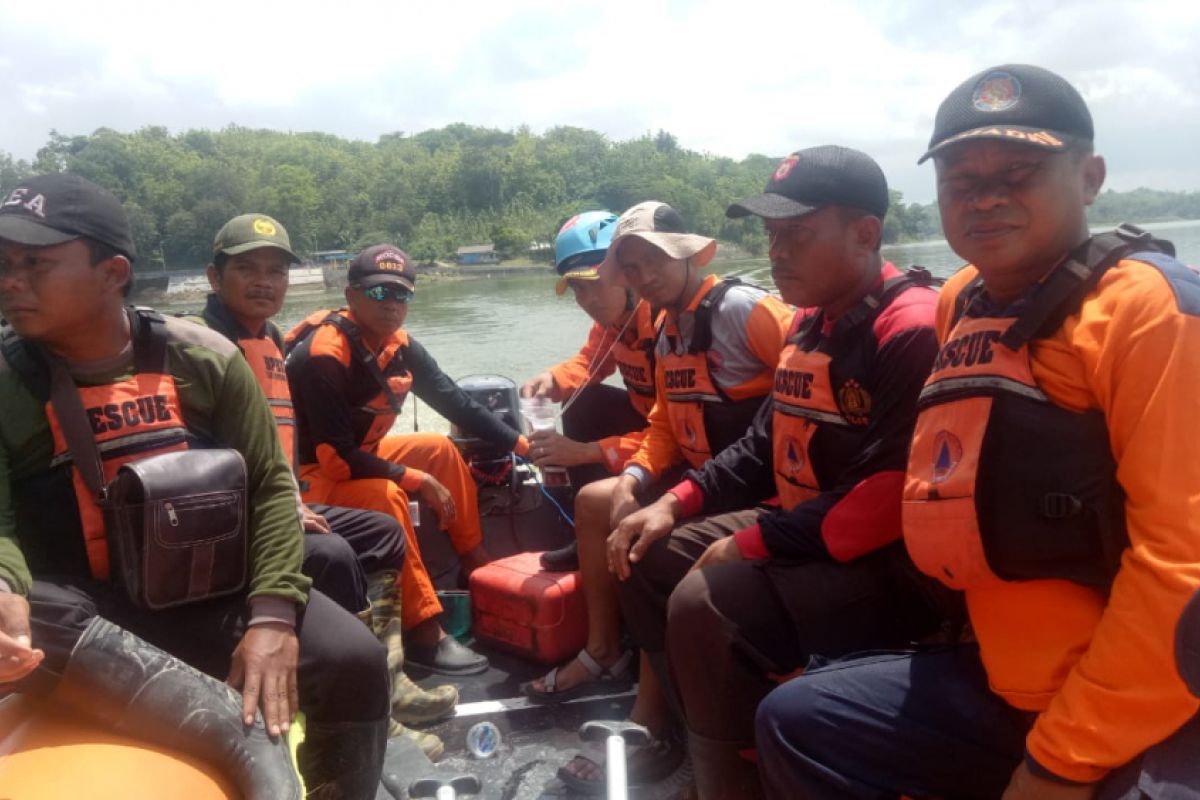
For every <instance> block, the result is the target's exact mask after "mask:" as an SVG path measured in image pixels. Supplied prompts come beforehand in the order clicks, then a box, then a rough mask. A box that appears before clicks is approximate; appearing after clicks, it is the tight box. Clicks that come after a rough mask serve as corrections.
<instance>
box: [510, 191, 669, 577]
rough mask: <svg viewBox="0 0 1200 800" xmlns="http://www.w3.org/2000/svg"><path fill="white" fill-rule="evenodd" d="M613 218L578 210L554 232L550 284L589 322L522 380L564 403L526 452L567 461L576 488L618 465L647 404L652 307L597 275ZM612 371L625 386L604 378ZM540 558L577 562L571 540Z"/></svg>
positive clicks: (564, 566)
mask: <svg viewBox="0 0 1200 800" xmlns="http://www.w3.org/2000/svg"><path fill="white" fill-rule="evenodd" d="M616 222H617V215H616V214H613V213H612V212H610V211H585V212H584V213H582V214H576V215H575V216H573V217H571V218H570V219H569V220H567V221H566V222H565V223H564V224H563V226H562V229H561V230H560V231H559V232H558V236H557V237H556V238H555V240H554V266H555V269H556V270H557V272H558V274H559V276H560V277H559V279H558V283H557V284H556V286H555V291H556V292H557V293H558V294H559V295H562V294H565V293H566V291H567V289H570V290H571V292H572V293H573V294H574V296H575V302H576V303H577V304H578V305H579V307H580V308H581V309H583V310H584V312H585V313H587V315H588V316H589V317H591V318H592V327H591V330H589V331H588V338H587V341H586V342H584V345H583V347H582V348H581V349H580V350H579V352H578V353H576V354H575V355H574V356H572V357H571V358H569V359H567V360H566V361H563V362H561V363H559V364H556V365H555V366H553V367H551V368H550V369H548V370H546V371H545V372H542V373H541V374H539V375H537V376H535V377H534V378H532V379H530V380H529V381H528V382H527V383H526V384H525V385H524V386H522V387H521V396H522V397H545V398H548V399H550V400H553V401H554V402H556V403H562V404H563V405H562V412H561V413H562V427H563V432H562V435H559V434H558V433H555V432H554V431H535V432H534V433H533V434H532V435H531V436H530V437H529V445H530V452H531V453H532V454H533V455H534V463H536V464H537V465H538V466H543V465H553V466H563V467H568V470H567V472H568V473H569V474H570V477H571V485H572V486H574V487H576V488H578V487H580V486H583V485H585V484H587V483H591V482H592V481H596V480H600V479H602V478H605V477H607V476H609V475H612V474H615V473H617V472H620V471H621V468H622V467H624V466H625V462H626V461H628V460H629V458H630V457H631V456H633V454H634V453H635V452H637V449H638V446H639V445H640V444H641V442H642V431H643V430H644V428H645V427H646V417H647V416H649V414H650V409H651V407H653V405H654V354H653V352H652V350H653V347H654V336H655V333H656V330H655V320H654V316H655V314H654V313H653V311H652V309H651V308H650V304H649V303H646V302H645V301H643V300H640V299H639V298H638V297H637V295H636V294H635V293H634V292H633V290H632V289H630V288H629V287H627V286H625V287H623V286H620V285H618V284H617V282H616V281H614V280H613V279H612V277H611V276H606V277H603V278H602V277H601V275H600V270H599V266H600V262H601V261H603V260H604V254H605V253H607V252H608V245H609V242H610V241H611V240H612V233H613V229H614V228H615V227H616ZM614 371H619V372H620V373H621V381H622V382H623V383H624V385H625V388H624V389H622V388H620V387H617V386H610V385H608V384H605V383H603V381H604V379H605V378H607V377H608V376H609V375H611V374H612V373H613V372H614ZM541 561H542V566H543V567H545V568H546V569H549V570H557V571H566V570H573V569H578V568H579V558H578V555H577V552H576V546H575V542H574V541H572V542H571V543H570V544H569V545H567V546H566V547H563V548H561V549H559V550H553V551H550V552H548V553H543V554H542V558H541Z"/></svg>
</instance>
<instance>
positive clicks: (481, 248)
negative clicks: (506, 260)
mask: <svg viewBox="0 0 1200 800" xmlns="http://www.w3.org/2000/svg"><path fill="white" fill-rule="evenodd" d="M455 257H456V258H457V259H458V263H459V264H499V263H500V254H499V253H497V252H496V246H495V245H494V244H472V245H467V246H465V247H460V248H458V250H457V251H456V253H455Z"/></svg>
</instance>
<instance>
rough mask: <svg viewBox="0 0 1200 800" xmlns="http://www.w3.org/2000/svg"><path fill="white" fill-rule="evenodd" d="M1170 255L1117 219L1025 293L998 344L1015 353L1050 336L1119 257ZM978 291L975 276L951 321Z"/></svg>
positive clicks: (1163, 245) (1170, 248)
mask: <svg viewBox="0 0 1200 800" xmlns="http://www.w3.org/2000/svg"><path fill="white" fill-rule="evenodd" d="M1139 252H1143V253H1145V252H1149V253H1165V254H1167V255H1170V256H1174V255H1175V246H1174V245H1172V244H1171V243H1170V242H1168V241H1165V240H1163V239H1156V238H1154V237H1153V236H1152V235H1151V234H1150V232H1149V231H1145V230H1142V229H1141V228H1139V227H1137V226H1136V225H1130V224H1128V223H1122V224H1121V225H1119V226H1117V228H1116V229H1115V230H1112V231H1108V232H1106V233H1101V234H1097V235H1096V236H1093V237H1091V238H1090V239H1088V240H1087V241H1086V242H1084V243H1083V244H1081V245H1079V247H1077V248H1075V249H1074V250H1073V251H1071V253H1069V254H1068V255H1067V257H1066V258H1065V259H1063V261H1062V262H1061V263H1060V264H1059V265H1058V266H1057V267H1055V268H1054V269H1053V270H1052V271H1051V272H1050V274H1049V275H1047V276H1046V278H1045V279H1044V280H1043V281H1042V282H1041V283H1039V284H1038V285H1037V286H1036V287H1034V289H1033V291H1032V292H1031V293H1030V294H1029V295H1028V296H1027V300H1026V303H1025V307H1024V308H1023V309H1022V310H1021V312H1020V313H1019V314H1018V315H1017V318H1016V319H1015V320H1014V321H1013V323H1012V324H1011V325H1010V326H1009V327H1008V328H1007V329H1006V330H1005V331H1004V333H1003V334H1001V336H1000V343H1001V344H1002V345H1004V346H1005V347H1007V348H1008V349H1009V350H1011V351H1013V352H1016V351H1017V350H1019V349H1021V347H1023V346H1024V345H1026V344H1028V343H1029V342H1031V341H1033V340H1034V339H1044V338H1046V337H1048V336H1052V335H1053V334H1054V332H1055V331H1057V330H1058V329H1059V328H1061V327H1062V324H1063V322H1064V321H1065V320H1066V318H1067V317H1069V316H1071V314H1074V313H1075V312H1076V311H1077V310H1078V309H1079V306H1080V305H1081V304H1082V303H1083V298H1084V297H1085V296H1086V295H1087V294H1088V292H1090V291H1092V289H1094V288H1095V287H1096V285H1097V284H1098V283H1099V282H1100V278H1101V277H1103V275H1104V273H1105V272H1107V271H1108V270H1109V269H1110V268H1112V267H1114V266H1116V264H1117V263H1118V262H1120V261H1121V260H1123V259H1125V258H1128V257H1130V256H1132V255H1134V254H1135V253H1139ZM982 290H983V279H982V278H976V279H975V280H974V281H972V282H971V283H969V284H968V285H967V287H966V288H965V289H964V290H963V291H962V293H961V294H959V296H958V298H957V300H956V302H955V309H954V322H957V321H958V320H959V318H961V317H962V316H963V315H964V314H966V312H967V309H968V308H969V306H970V304H971V301H972V300H974V299H975V297H977V296H978V294H979V292H981V291H982Z"/></svg>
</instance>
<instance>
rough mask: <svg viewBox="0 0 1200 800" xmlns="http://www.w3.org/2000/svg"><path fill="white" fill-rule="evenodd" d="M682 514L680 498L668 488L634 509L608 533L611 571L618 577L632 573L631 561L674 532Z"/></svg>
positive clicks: (624, 576)
mask: <svg viewBox="0 0 1200 800" xmlns="http://www.w3.org/2000/svg"><path fill="white" fill-rule="evenodd" d="M678 517H679V498H677V497H675V495H673V494H671V493H670V492H667V493H666V494H664V495H663V496H662V497H660V498H659V499H658V500H656V501H655V502H653V503H651V504H650V505H648V506H646V507H645V508H641V509H638V510H637V511H634V512H633V513H632V514H630V515H629V516H627V517H625V519H623V520H621V524H620V525H618V526H617V529H616V530H614V531H613V532H612V533H610V534H609V535H608V571H609V572H611V573H612V574H614V575H616V576H617V580H622V581H623V580H625V579H626V578H628V577H629V573H630V567H629V565H630V564H633V563H637V562H638V561H641V559H642V554H644V553H645V552H646V548H648V547H649V546H650V545H651V544H653V543H654V542H655V541H656V540H658V539H661V538H662V537H664V536H666V535H667V534H668V533H670V532H671V529H672V528H674V527H675V520H676V519H678Z"/></svg>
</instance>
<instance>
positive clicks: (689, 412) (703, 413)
mask: <svg viewBox="0 0 1200 800" xmlns="http://www.w3.org/2000/svg"><path fill="white" fill-rule="evenodd" d="M707 282H709V284H710V288H709V289H708V291H707V292H705V293H704V295H703V296H702V297H701V298H700V300H699V302H698V303H697V305H696V306H695V309H694V317H693V320H694V327H693V330H692V338H691V343H690V344H689V345H688V346H687V348H686V349H685V348H684V347H683V344H682V340H683V337H682V334H681V333H680V331H679V328H678V326H677V324H676V323H675V322H674V321H672V320H671V319H670V318H669V317H667V316H665V315H664V319H663V323H662V326H661V328H660V330H659V334H658V337H659V338H658V342H657V343H656V344H655V351H656V352H657V353H658V364H657V365H656V369H657V370H658V371H659V373H660V374H659V375H658V380H661V381H662V386H663V391H664V393H665V394H666V399H667V417H668V419H670V421H671V429H672V431H673V432H674V434H675V441H676V442H677V443H678V444H679V448H680V450H681V451H682V453H683V456H684V458H686V459H687V461H688V463H689V464H691V465H692V466H693V467H694V468H696V469H699V468H700V467H701V465H703V464H704V462H705V461H707V460H708V459H710V458H712V456H713V454H714V453H719V452H721V451H722V450H724V449H725V448H726V447H728V446H729V445H730V444H732V443H733V442H735V441H737V440H738V439H739V438H740V437H741V435H742V434H743V433H745V432H746V428H747V427H749V425H750V422H751V421H752V420H753V419H754V415H755V413H756V412H757V411H758V409H759V408H760V407H761V406H762V403H763V397H764V396H765V395H766V394H767V392H769V391H770V375H769V374H767V376H766V380H764V382H763V391H762V393H761V394H755V395H753V396H751V397H747V398H745V399H742V400H734V399H732V398H731V397H730V396H729V395H728V394H727V393H726V392H725V390H724V389H722V388H721V387H720V386H719V385H718V384H717V383H716V381H714V380H713V378H712V372H711V369H710V363H709V359H710V358H711V357H712V352H711V349H712V318H713V314H714V313H715V310H716V308H717V307H718V306H719V305H720V302H721V298H723V297H724V296H725V294H726V293H727V292H728V291H729V290H730V289H731V288H733V287H734V286H737V285H738V284H740V283H741V281H739V280H738V279H737V278H727V279H725V280H721V281H718V280H716V279H715V278H712V277H710V278H709V279H707Z"/></svg>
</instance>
